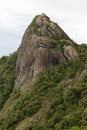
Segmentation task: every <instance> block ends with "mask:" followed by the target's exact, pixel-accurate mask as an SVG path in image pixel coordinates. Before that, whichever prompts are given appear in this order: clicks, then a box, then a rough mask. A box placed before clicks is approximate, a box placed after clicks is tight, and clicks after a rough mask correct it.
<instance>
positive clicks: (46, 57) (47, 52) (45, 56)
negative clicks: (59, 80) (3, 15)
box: [15, 14, 78, 86]
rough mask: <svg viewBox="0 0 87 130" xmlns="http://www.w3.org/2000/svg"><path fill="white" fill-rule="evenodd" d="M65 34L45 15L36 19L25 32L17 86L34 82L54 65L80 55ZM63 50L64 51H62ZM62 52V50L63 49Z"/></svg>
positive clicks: (16, 81) (18, 65)
mask: <svg viewBox="0 0 87 130" xmlns="http://www.w3.org/2000/svg"><path fill="white" fill-rule="evenodd" d="M65 41H66V43H67V41H70V38H69V37H68V36H67V35H66V33H65V32H64V31H63V30H62V29H61V28H60V27H59V26H58V25H57V24H56V23H54V22H52V21H50V19H49V18H48V17H47V16H46V15H45V14H42V15H38V16H36V17H35V18H34V19H33V21H32V23H31V24H30V26H29V27H28V28H27V29H26V31H25V34H24V36H23V39H22V43H21V46H20V47H19V53H18V58H17V63H16V79H15V86H20V85H22V84H24V82H25V81H26V80H30V81H31V80H32V79H35V78H36V77H37V76H38V75H39V74H40V73H41V72H44V71H46V70H47V69H48V68H50V67H52V66H53V65H55V64H59V63H65V62H66V59H68V60H73V59H75V58H76V57H77V56H78V54H77V52H76V50H75V48H74V47H72V44H73V43H72V44H71V43H69V42H68V44H69V46H65V47H64V44H65ZM63 47H64V48H63ZM60 48H61V49H60Z"/></svg>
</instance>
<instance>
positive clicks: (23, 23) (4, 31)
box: [0, 0, 87, 57]
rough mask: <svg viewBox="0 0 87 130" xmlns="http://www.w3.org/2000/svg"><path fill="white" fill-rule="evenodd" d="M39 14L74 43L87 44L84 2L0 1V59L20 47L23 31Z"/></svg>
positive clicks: (86, 18)
mask: <svg viewBox="0 0 87 130" xmlns="http://www.w3.org/2000/svg"><path fill="white" fill-rule="evenodd" d="M41 13H45V14H46V15H48V16H49V17H50V18H51V20H53V21H55V22H57V23H58V24H59V25H60V27H62V29H63V30H64V31H65V32H66V33H67V34H68V35H69V36H70V37H71V38H72V39H73V40H74V41H76V42H77V43H87V0H0V57H1V56H3V55H9V54H10V53H12V52H14V51H15V50H16V49H17V48H18V47H19V45H20V43H21V39H22V36H23V34H24V31H25V29H26V28H27V26H28V25H29V24H30V22H31V21H32V19H33V17H35V15H37V14H41Z"/></svg>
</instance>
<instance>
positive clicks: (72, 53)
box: [64, 45, 78, 60]
mask: <svg viewBox="0 0 87 130" xmlns="http://www.w3.org/2000/svg"><path fill="white" fill-rule="evenodd" d="M64 55H65V57H66V58H67V59H68V60H74V59H76V58H77V57H78V53H77V51H76V49H75V48H74V47H72V46H66V45H65V46H64Z"/></svg>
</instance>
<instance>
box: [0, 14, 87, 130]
mask: <svg viewBox="0 0 87 130" xmlns="http://www.w3.org/2000/svg"><path fill="white" fill-rule="evenodd" d="M44 17H45V18H44ZM43 19H44V20H43ZM48 23H49V24H48ZM50 26H51V27H50ZM55 26H56V28H55V29H51V28H54V27H55ZM48 28H49V29H48ZM49 30H50V32H49ZM62 34H63V35H62ZM0 130H87V45H86V44H82V45H78V44H76V43H74V42H73V41H72V40H71V39H70V38H69V36H68V35H67V34H66V33H65V32H64V31H63V30H62V29H61V28H60V27H59V26H58V25H57V24H56V23H54V22H52V21H51V20H50V19H49V18H48V17H47V16H46V15H45V14H41V15H38V16H36V17H35V18H34V20H33V21H32V23H31V24H30V25H29V26H28V28H27V30H26V31H25V33H24V36H23V38H22V43H21V46H20V47H19V49H18V50H17V51H16V52H14V53H13V54H12V55H10V56H3V57H2V58H0Z"/></svg>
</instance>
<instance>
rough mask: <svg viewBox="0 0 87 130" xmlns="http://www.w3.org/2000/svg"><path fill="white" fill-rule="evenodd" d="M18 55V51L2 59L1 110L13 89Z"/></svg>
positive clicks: (0, 76) (0, 72)
mask: <svg viewBox="0 0 87 130" xmlns="http://www.w3.org/2000/svg"><path fill="white" fill-rule="evenodd" d="M16 57H17V52H15V53H13V54H12V55H11V56H9V57H8V56H3V57H2V58H1V59H0V110H1V108H2V107H3V105H4V103H5V102H6V100H7V99H8V98H9V96H10V94H11V92H12V90H13V86H14V79H15V63H16Z"/></svg>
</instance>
